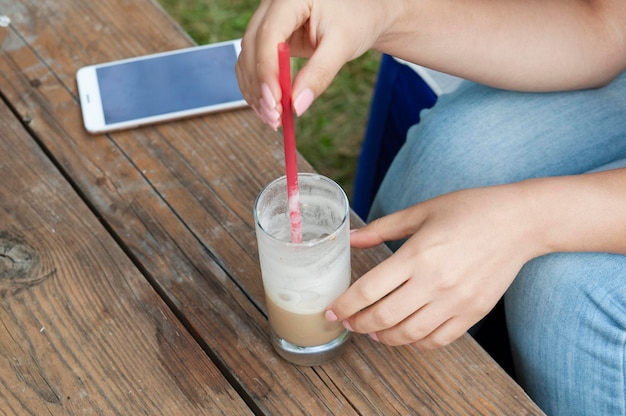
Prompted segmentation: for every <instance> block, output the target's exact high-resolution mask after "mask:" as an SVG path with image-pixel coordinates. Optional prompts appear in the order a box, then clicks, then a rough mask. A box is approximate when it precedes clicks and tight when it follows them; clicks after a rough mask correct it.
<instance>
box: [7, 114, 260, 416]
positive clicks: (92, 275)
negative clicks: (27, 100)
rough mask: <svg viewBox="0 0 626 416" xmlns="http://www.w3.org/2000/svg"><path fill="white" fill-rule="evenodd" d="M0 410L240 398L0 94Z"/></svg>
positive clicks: (234, 408)
mask: <svg viewBox="0 0 626 416" xmlns="http://www.w3.org/2000/svg"><path fill="white" fill-rule="evenodd" d="M0 178H1V180H0V391H2V393H0V408H1V409H2V412H3V414H9V413H13V414H38V415H41V414H63V415H69V414H92V413H95V414H105V413H108V414H111V413H117V414H146V413H148V414H150V413H151V414H171V415H180V414H211V415H213V414H242V413H246V412H249V409H248V407H247V405H246V404H245V403H244V402H243V401H242V400H241V398H240V397H239V396H238V394H237V393H236V392H235V391H234V389H233V388H232V387H231V386H230V385H229V384H228V382H227V381H226V380H225V379H224V377H223V376H222V375H221V373H220V372H219V370H218V369H217V368H216V367H215V366H214V365H213V363H212V362H211V360H210V359H209V358H208V357H207V356H206V355H205V354H204V352H203V351H202V349H201V348H200V346H199V345H198V344H197V343H196V342H195V340H194V339H193V337H192V336H191V335H190V334H189V333H188V332H187V331H186V330H185V328H184V327H183V326H182V325H181V324H180V322H179V321H178V320H177V319H176V317H175V316H174V315H173V314H172V312H171V311H170V310H169V309H168V307H167V305H166V304H165V303H164V302H163V301H162V299H161V298H160V297H159V295H158V294H157V293H156V292H155V291H154V289H153V288H152V287H151V286H150V285H149V284H148V282H147V281H146V280H145V279H144V277H143V276H142V275H141V273H140V272H139V271H138V270H137V269H136V268H135V267H134V265H133V264H132V262H131V261H130V260H129V258H128V257H127V256H126V254H125V253H124V252H123V250H122V249H121V248H120V247H119V246H117V244H116V243H115V241H114V240H113V239H112V238H111V236H110V235H109V234H108V233H107V231H106V230H105V228H104V227H103V226H102V225H101V224H100V223H99V221H98V219H97V218H96V217H95V216H94V215H93V214H92V212H91V211H90V210H89V209H88V208H87V206H86V205H85V204H84V203H83V201H82V200H81V199H80V198H79V197H78V195H77V194H76V193H75V192H74V190H73V189H72V188H71V186H70V185H69V184H68V183H67V182H66V181H65V180H64V179H63V178H62V177H61V175H60V173H59V172H58V171H57V170H56V169H55V168H54V166H53V165H52V164H51V163H50V161H49V160H48V159H47V158H46V157H45V156H44V154H43V153H42V152H41V150H40V149H39V147H38V146H37V145H36V144H35V142H34V141H33V140H32V138H31V137H29V135H28V134H27V133H26V131H25V130H24V129H23V127H22V125H21V123H19V122H18V120H17V119H16V118H15V117H14V116H13V114H12V113H11V111H10V110H9V109H8V108H7V107H6V106H5V105H4V103H1V102H0Z"/></svg>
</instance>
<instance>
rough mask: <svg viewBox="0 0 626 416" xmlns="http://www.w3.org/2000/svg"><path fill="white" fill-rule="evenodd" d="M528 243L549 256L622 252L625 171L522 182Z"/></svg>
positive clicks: (625, 231) (625, 247) (625, 249)
mask: <svg viewBox="0 0 626 416" xmlns="http://www.w3.org/2000/svg"><path fill="white" fill-rule="evenodd" d="M515 186H519V187H520V188H519V189H520V191H521V195H523V197H522V201H524V202H523V203H524V206H525V207H526V210H525V211H526V214H525V218H523V219H522V221H523V222H525V223H526V224H530V225H531V226H530V227H529V228H528V229H527V231H528V241H529V242H530V244H531V246H534V249H536V250H537V253H535V254H537V255H541V254H547V253H551V252H573V251H577V252H583V251H584V252H609V253H618V254H626V168H623V169H616V170H611V171H605V172H598V173H593V174H585V175H577V176H565V177H557V178H543V179H532V180H528V181H524V182H520V183H518V184H516V185H515Z"/></svg>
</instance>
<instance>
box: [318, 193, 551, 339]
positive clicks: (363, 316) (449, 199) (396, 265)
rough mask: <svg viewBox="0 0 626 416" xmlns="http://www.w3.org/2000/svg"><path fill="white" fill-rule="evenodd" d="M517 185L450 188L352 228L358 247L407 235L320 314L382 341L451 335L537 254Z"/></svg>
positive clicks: (482, 311)
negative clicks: (435, 195) (466, 188)
mask: <svg viewBox="0 0 626 416" xmlns="http://www.w3.org/2000/svg"><path fill="white" fill-rule="evenodd" d="M520 188H521V189H520ZM522 189H523V187H520V186H518V185H516V184H513V185H503V186H496V187H489V188H477V189H469V190H463V191H458V192H453V193H450V194H447V195H444V196H441V197H438V198H435V199H432V200H430V201H426V202H424V203H422V204H418V205H415V206H412V207H410V208H408V209H405V210H403V211H399V212H397V213H394V214H391V215H388V216H386V217H383V218H380V219H378V220H376V221H374V222H372V223H371V224H369V225H367V226H366V227H364V228H361V229H359V230H356V231H354V232H353V233H352V235H351V244H352V246H353V247H357V248H367V247H373V246H376V245H378V244H381V243H383V242H384V241H389V240H397V239H403V238H406V237H410V238H409V239H408V240H407V241H406V242H405V243H404V245H402V247H401V248H400V249H399V250H398V251H397V252H396V253H394V254H393V255H392V256H391V257H390V258H389V259H387V260H386V261H384V262H382V263H381V264H380V265H378V266H377V267H375V268H373V269H372V270H370V271H369V272H368V273H366V274H365V275H364V276H362V277H361V278H360V279H358V280H357V281H356V282H355V283H354V284H353V285H352V286H351V287H350V288H349V289H348V290H347V291H346V292H345V293H344V294H342V295H341V296H340V297H339V298H337V299H336V300H335V301H334V302H333V304H332V305H330V306H329V308H328V309H329V310H328V311H327V314H326V316H327V319H330V320H335V319H338V320H341V321H343V322H344V325H345V326H346V327H347V328H348V329H351V330H353V331H355V332H358V333H364V334H370V336H372V338H374V339H376V340H379V341H381V342H383V343H385V344H388V345H402V344H413V345H415V346H417V347H420V348H425V349H432V348H437V347H440V346H444V345H447V344H449V343H451V342H452V341H454V340H456V339H457V338H458V337H460V336H461V335H462V334H463V333H464V332H465V331H467V329H469V328H470V327H471V326H472V325H473V324H475V323H476V322H478V321H479V320H480V319H481V318H482V317H483V316H485V315H486V314H487V313H488V312H489V311H490V310H491V309H492V308H493V307H494V306H495V304H496V303H497V302H498V300H499V299H500V297H501V296H502V295H503V294H504V292H505V291H506V289H507V288H508V286H509V285H510V284H511V282H512V281H513V279H514V278H515V276H516V275H517V273H518V271H519V270H520V268H521V267H522V266H523V265H524V263H525V262H526V261H528V260H529V259H531V258H533V257H535V256H536V255H539V254H542V253H539V252H538V245H537V244H534V241H533V240H534V239H535V238H536V237H537V232H536V229H537V228H540V226H539V225H538V224H537V223H538V222H539V221H537V219H538V218H540V217H541V216H540V215H535V214H537V213H533V212H532V210H530V209H528V205H529V204H524V203H522V198H521V197H520V196H521V195H522V194H523V191H522ZM539 234H540V233H539Z"/></svg>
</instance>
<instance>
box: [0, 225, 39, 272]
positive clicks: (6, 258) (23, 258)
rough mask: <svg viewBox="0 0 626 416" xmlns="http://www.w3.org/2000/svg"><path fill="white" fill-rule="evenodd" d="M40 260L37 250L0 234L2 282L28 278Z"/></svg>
mask: <svg viewBox="0 0 626 416" xmlns="http://www.w3.org/2000/svg"><path fill="white" fill-rule="evenodd" d="M38 261H39V258H38V256H37V253H36V252H35V250H33V249H32V248H31V247H29V246H27V245H26V244H24V243H22V242H20V241H17V240H16V239H14V238H11V237H10V236H8V235H6V234H4V233H2V234H0V280H2V281H5V282H6V280H15V279H20V278H24V277H26V276H28V274H29V272H30V271H31V270H32V269H33V268H34V266H36V265H37V263H38Z"/></svg>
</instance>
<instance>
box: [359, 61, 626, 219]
mask: <svg viewBox="0 0 626 416" xmlns="http://www.w3.org/2000/svg"><path fill="white" fill-rule="evenodd" d="M624 158H626V72H624V73H623V74H621V76H620V77H618V78H617V79H615V80H614V81H613V82H612V83H611V84H609V85H607V86H606V87H604V88H599V89H591V90H580V91H570V92H556V93H520V92H513V91H506V90H500V89H495V88H489V87H486V86H483V85H479V84H474V83H470V82H465V83H464V84H463V85H462V86H461V87H460V88H459V89H458V90H456V91H455V92H454V93H450V94H445V95H442V96H441V97H439V100H438V101H437V104H435V106H434V107H433V108H432V109H428V110H424V111H423V114H422V118H421V122H420V123H419V124H417V125H415V126H414V127H412V128H411V129H410V130H409V133H408V135H407V141H406V143H405V145H404V146H403V147H402V148H401V149H400V151H399V153H398V155H397V156H396V158H395V159H394V161H393V163H392V164H391V166H390V168H389V171H388V172H387V175H386V176H385V179H384V180H383V182H382V184H381V186H380V189H379V191H378V193H377V195H376V198H375V200H374V202H373V205H372V209H371V213H370V218H369V219H370V220H372V219H375V218H378V217H380V216H383V215H386V214H389V213H391V212H394V211H397V210H400V209H402V208H406V207H408V206H411V205H414V204H416V203H418V202H422V201H424V200H427V199H430V198H433V197H435V196H438V195H441V194H444V193H448V192H451V191H455V190H458V189H464V188H471V187H478V186H487V185H495V184H502V183H509V182H515V181H519V180H523V179H528V178H534V177H545V176H558V175H571V174H577V173H583V172H588V171H590V170H593V169H595V168H597V167H600V166H603V165H606V164H608V163H611V162H613V161H615V160H620V159H624Z"/></svg>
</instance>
